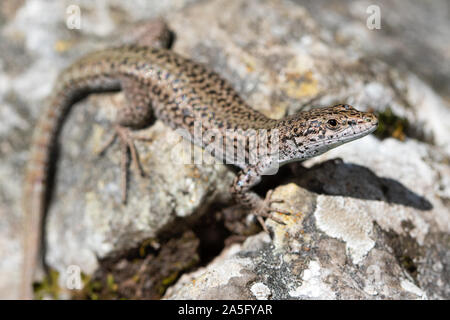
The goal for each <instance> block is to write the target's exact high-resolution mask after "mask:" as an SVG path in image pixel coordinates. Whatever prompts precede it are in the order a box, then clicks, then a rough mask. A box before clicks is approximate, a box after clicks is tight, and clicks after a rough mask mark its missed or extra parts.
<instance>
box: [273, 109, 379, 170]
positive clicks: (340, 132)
mask: <svg viewBox="0 0 450 320" xmlns="http://www.w3.org/2000/svg"><path fill="white" fill-rule="evenodd" d="M282 122H283V124H282V126H283V127H284V130H283V129H281V127H280V130H281V131H284V133H283V132H281V136H280V138H281V142H282V144H283V142H285V144H284V147H285V148H286V151H287V153H288V154H286V157H285V160H287V159H288V158H291V159H292V158H293V159H292V160H294V161H295V160H301V159H307V158H310V157H314V156H317V155H319V154H322V153H324V152H326V151H328V150H330V149H332V148H335V147H337V146H339V145H342V144H344V143H347V142H350V141H353V140H356V139H359V138H361V137H363V136H365V135H368V134H369V133H371V132H373V131H375V129H376V128H377V126H378V119H377V117H376V116H375V115H374V114H373V113H371V112H361V111H358V110H356V109H354V108H353V107H352V106H349V105H347V104H339V105H335V106H331V107H326V108H317V109H312V110H310V111H305V112H300V113H298V114H294V115H292V116H290V117H288V118H285V119H283V121H282ZM283 137H284V141H283ZM282 147H283V146H282ZM289 161H291V160H290V159H289V160H288V162H289Z"/></svg>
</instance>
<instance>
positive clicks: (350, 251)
mask: <svg viewBox="0 0 450 320" xmlns="http://www.w3.org/2000/svg"><path fill="white" fill-rule="evenodd" d="M371 150H377V153H376V154H375V155H374V154H373V153H372V152H371ZM336 157H341V158H343V159H345V162H342V161H340V160H331V159H335V158H336ZM444 159H446V157H445V156H444V155H442V154H441V153H439V151H437V150H436V149H435V148H433V147H430V146H428V145H425V144H422V143H418V142H416V141H413V140H409V141H407V142H406V143H403V142H399V141H397V140H394V139H387V140H384V141H381V142H380V141H379V140H377V139H376V138H373V137H369V138H367V139H364V140H359V141H357V142H355V143H353V144H348V145H345V146H343V147H341V148H337V149H335V150H334V151H332V152H329V153H328V154H325V155H323V156H321V157H319V158H316V159H314V160H311V161H308V162H307V163H306V164H305V166H306V167H311V166H313V167H311V170H312V171H313V172H314V171H317V172H316V174H315V175H309V176H307V177H304V176H299V177H297V178H295V179H294V180H293V181H294V182H296V183H289V184H286V185H282V186H280V187H278V188H276V189H275V192H274V194H273V197H274V198H276V199H284V200H285V201H286V202H285V203H283V204H279V205H278V206H279V208H280V209H284V210H286V209H287V210H290V211H291V212H295V213H296V215H294V216H289V217H286V216H283V215H281V214H279V218H281V219H283V221H284V222H285V223H286V226H283V225H280V224H277V223H274V222H272V221H271V222H269V223H268V225H269V226H270V227H271V230H272V232H273V239H270V237H269V236H268V235H267V234H265V233H261V234H258V235H255V236H252V237H250V238H248V239H247V240H246V241H245V242H244V244H242V245H234V246H233V247H230V248H228V249H227V250H226V251H225V252H224V253H222V254H221V255H220V256H219V257H217V258H216V260H215V261H213V262H212V263H211V264H210V265H208V266H207V267H205V268H203V269H200V270H197V271H195V272H193V273H191V274H185V275H183V276H182V277H181V278H180V280H179V281H178V283H177V284H176V285H175V286H173V287H171V288H170V289H169V290H168V291H167V293H166V295H165V298H166V299H208V298H219V299H222V298H224V299H235V298H236V297H243V298H248V297H250V298H252V299H266V298H271V299H293V298H294V299H445V298H448V296H449V294H450V286H449V283H448V279H449V270H448V262H449V261H450V260H449V259H450V254H449V252H450V251H449V250H448V244H449V232H450V221H449V218H450V217H449V214H448V213H449V212H448V204H447V203H446V202H447V201H448V200H447V199H448V198H447V197H446V196H445V195H446V194H447V193H448V192H449V190H450V185H449V182H448V179H447V178H443V177H449V176H450V168H449V167H448V165H447V164H446V163H443V162H441V161H442V160H444ZM324 161H327V162H324ZM444 161H446V160H444ZM386 164H388V165H386ZM314 165H319V166H321V167H320V170H319V169H317V170H315V169H314ZM369 170H373V172H377V175H375V174H373V173H370V174H367V173H366V174H364V171H369ZM352 174H355V175H352ZM391 179H392V180H391ZM312 180H315V181H312ZM380 180H383V181H380ZM417 181H421V182H422V183H421V184H420V185H419V184H417ZM380 182H381V183H380ZM299 185H304V186H305V187H308V188H309V189H311V186H314V185H315V186H317V185H321V186H323V190H322V191H321V192H320V193H319V194H317V193H312V192H309V191H307V190H306V189H304V188H301V187H299ZM353 189H356V192H352V190H353ZM358 189H360V190H358ZM374 194H375V195H377V194H378V195H379V199H377V200H375V199H371V198H372V197H373V195H374ZM405 198H406V199H408V200H410V201H409V203H405V202H404V200H405ZM369 199H370V200H369ZM428 201H429V202H428Z"/></svg>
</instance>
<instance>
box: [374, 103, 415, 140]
mask: <svg viewBox="0 0 450 320" xmlns="http://www.w3.org/2000/svg"><path fill="white" fill-rule="evenodd" d="M377 116H378V128H377V130H376V131H375V135H376V136H377V137H378V138H380V139H385V138H388V137H393V138H396V139H399V140H402V141H403V140H404V139H405V138H406V133H405V131H407V130H408V128H409V123H408V120H406V119H405V118H401V117H398V116H397V115H395V114H394V113H393V112H392V109H391V108H387V109H386V110H384V111H383V112H380V113H378V114H377Z"/></svg>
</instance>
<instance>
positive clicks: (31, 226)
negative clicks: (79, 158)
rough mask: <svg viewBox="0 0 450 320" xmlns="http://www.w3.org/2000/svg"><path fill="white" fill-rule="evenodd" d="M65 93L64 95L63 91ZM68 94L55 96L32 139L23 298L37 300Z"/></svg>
mask: <svg viewBox="0 0 450 320" xmlns="http://www.w3.org/2000/svg"><path fill="white" fill-rule="evenodd" d="M60 92H61V91H60ZM67 100H68V99H67V96H66V95H64V94H60V95H55V96H54V97H53V98H52V99H51V100H50V104H49V105H48V107H47V109H46V110H45V111H44V114H42V115H41V116H40V118H39V120H38V123H37V126H36V128H35V131H34V133H33V137H32V144H31V146H32V148H31V152H30V158H29V161H28V163H27V167H26V173H25V181H24V193H23V199H22V200H23V201H22V206H23V213H24V215H23V219H24V221H23V235H24V238H23V249H24V257H23V266H22V279H21V280H22V281H21V293H20V296H21V298H23V299H32V298H33V288H32V283H33V280H34V276H35V274H34V273H35V270H36V268H37V267H38V266H39V267H42V266H43V263H41V260H42V259H40V252H39V251H40V248H41V245H42V236H41V233H42V231H41V230H42V223H43V219H44V215H45V211H46V205H47V203H46V202H47V201H46V200H47V197H48V190H47V189H48V184H49V177H48V175H49V171H50V161H51V156H52V154H53V153H54V148H55V144H56V137H57V134H58V131H59V127H60V125H61V123H62V122H63V118H64V115H65V112H66V111H67V109H68V106H69V103H68V101H67Z"/></svg>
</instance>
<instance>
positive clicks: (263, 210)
mask: <svg viewBox="0 0 450 320" xmlns="http://www.w3.org/2000/svg"><path fill="white" fill-rule="evenodd" d="M272 193H273V190H269V191H268V192H267V195H266V198H265V199H264V200H263V201H262V203H261V206H259V207H258V208H257V209H256V210H254V212H253V213H254V214H255V215H256V218H257V219H258V221H259V223H260V224H261V226H262V227H263V229H264V231H266V232H268V230H267V227H266V225H265V223H264V220H263V219H262V218H263V217H264V218H268V219H271V220H273V221H275V222H277V223H279V224H282V225H286V223H285V222H284V221H282V220H281V219H279V218H277V217H276V216H275V215H274V213H275V212H276V213H282V214H286V215H291V214H292V213H291V212H289V211H287V210H280V209H275V208H271V204H272V203H282V202H284V200H282V199H271V197H272Z"/></svg>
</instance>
